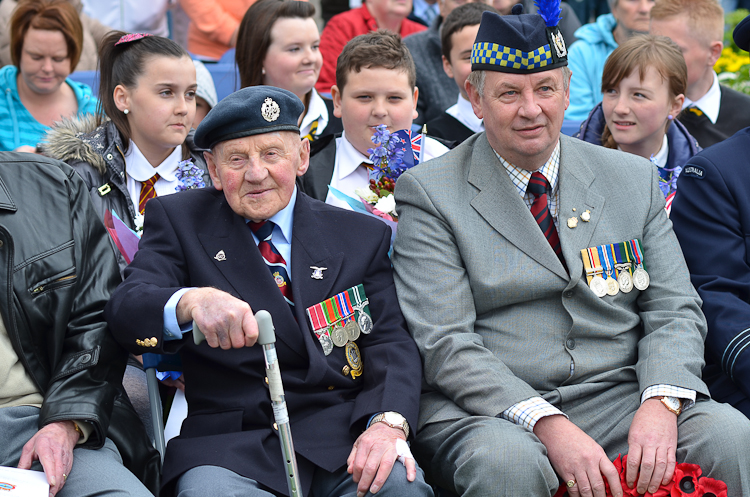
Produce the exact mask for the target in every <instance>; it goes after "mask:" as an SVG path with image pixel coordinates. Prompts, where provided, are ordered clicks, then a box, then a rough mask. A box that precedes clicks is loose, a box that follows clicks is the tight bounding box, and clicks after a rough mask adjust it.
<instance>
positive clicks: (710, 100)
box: [682, 73, 721, 124]
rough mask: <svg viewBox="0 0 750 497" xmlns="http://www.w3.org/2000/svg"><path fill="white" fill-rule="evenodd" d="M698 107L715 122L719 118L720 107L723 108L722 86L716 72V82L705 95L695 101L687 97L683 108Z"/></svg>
mask: <svg viewBox="0 0 750 497" xmlns="http://www.w3.org/2000/svg"><path fill="white" fill-rule="evenodd" d="M691 105H692V106H693V107H697V108H699V109H700V110H701V112H703V113H704V114H705V115H706V117H708V118H709V119H710V120H711V122H712V123H713V124H716V120H717V119H718V118H719V109H720V108H721V88H720V87H719V77H718V76H717V75H716V73H714V82H713V83H712V84H711V88H709V89H708V91H707V92H706V94H705V95H703V96H702V97H701V98H699V99H698V100H696V101H695V102H693V101H692V100H690V99H689V98H687V97H685V101H684V102H683V103H682V108H683V109H687V108H688V107H690V106H691Z"/></svg>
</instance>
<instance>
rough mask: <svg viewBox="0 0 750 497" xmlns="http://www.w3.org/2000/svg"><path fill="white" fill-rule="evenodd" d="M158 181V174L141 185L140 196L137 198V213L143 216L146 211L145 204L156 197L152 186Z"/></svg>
mask: <svg viewBox="0 0 750 497" xmlns="http://www.w3.org/2000/svg"><path fill="white" fill-rule="evenodd" d="M157 181H159V173H156V174H154V175H153V176H151V177H150V178H149V179H147V180H146V181H144V182H143V183H141V195H140V196H139V197H138V212H140V213H141V215H142V214H143V211H145V210H146V202H148V201H149V200H151V199H152V198H154V197H156V190H154V184H155V183H156V182H157Z"/></svg>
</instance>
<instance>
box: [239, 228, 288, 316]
mask: <svg viewBox="0 0 750 497" xmlns="http://www.w3.org/2000/svg"><path fill="white" fill-rule="evenodd" d="M247 225H248V226H249V227H250V229H251V230H252V232H253V233H255V236H257V237H258V250H260V255H262V256H263V260H264V261H265V262H266V265H267V266H268V269H269V270H270V271H271V275H272V276H273V279H274V281H275V282H276V286H278V287H279V290H281V294H282V295H283V296H284V299H285V300H286V302H287V304H289V305H290V306H291V307H294V299H293V298H292V286H291V282H290V280H289V273H288V272H287V267H286V261H285V260H284V258H283V257H282V256H281V254H280V253H279V251H278V250H276V247H274V245H273V242H272V241H271V235H272V234H273V228H274V226H276V225H275V224H274V223H272V222H271V221H263V222H260V223H254V222H252V221H250V222H249V223H247Z"/></svg>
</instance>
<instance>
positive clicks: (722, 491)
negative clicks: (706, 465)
mask: <svg viewBox="0 0 750 497" xmlns="http://www.w3.org/2000/svg"><path fill="white" fill-rule="evenodd" d="M698 485H700V492H701V493H700V495H701V496H702V497H727V484H726V483H724V482H723V481H721V480H714V479H713V478H701V479H700V480H698Z"/></svg>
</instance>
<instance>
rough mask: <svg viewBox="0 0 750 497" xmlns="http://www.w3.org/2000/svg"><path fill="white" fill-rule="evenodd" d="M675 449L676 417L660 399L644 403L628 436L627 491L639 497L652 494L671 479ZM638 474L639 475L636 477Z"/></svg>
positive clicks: (637, 412)
mask: <svg viewBox="0 0 750 497" xmlns="http://www.w3.org/2000/svg"><path fill="white" fill-rule="evenodd" d="M676 449H677V416H676V415H675V414H674V413H673V412H670V411H669V410H668V409H667V408H666V407H664V405H662V403H661V401H660V400H659V399H647V400H646V401H645V402H644V403H643V404H641V407H639V408H638V411H636V413H635V417H634V418H633V422H632V423H631V424H630V432H629V433H628V465H627V470H626V473H625V477H626V481H627V483H628V486H629V487H630V488H633V485H634V484H635V483H636V477H638V481H637V486H636V489H637V490H638V493H639V494H645V493H646V490H647V489H648V491H649V492H651V493H654V492H656V490H657V489H658V488H659V485H666V484H667V483H669V481H670V480H671V479H672V476H673V475H674V468H675V464H676V458H675V450H676ZM639 473H640V475H639Z"/></svg>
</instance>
